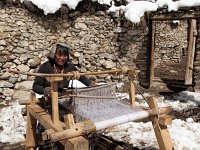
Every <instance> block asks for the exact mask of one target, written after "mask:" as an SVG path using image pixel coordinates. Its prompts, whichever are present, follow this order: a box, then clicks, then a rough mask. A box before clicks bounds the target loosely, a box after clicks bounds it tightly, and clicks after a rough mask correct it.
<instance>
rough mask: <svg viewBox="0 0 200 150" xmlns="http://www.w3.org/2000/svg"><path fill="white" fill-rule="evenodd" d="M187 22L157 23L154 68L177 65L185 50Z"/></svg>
mask: <svg viewBox="0 0 200 150" xmlns="http://www.w3.org/2000/svg"><path fill="white" fill-rule="evenodd" d="M187 38H188V23H187V20H180V21H178V22H173V21H171V20H170V21H157V22H156V35H155V67H156V66H157V65H159V64H160V63H179V62H180V58H181V56H182V55H183V50H184V49H187V44H188V43H187Z"/></svg>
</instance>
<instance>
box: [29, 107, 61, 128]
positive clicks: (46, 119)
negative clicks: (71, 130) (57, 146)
mask: <svg viewBox="0 0 200 150" xmlns="http://www.w3.org/2000/svg"><path fill="white" fill-rule="evenodd" d="M27 110H28V112H30V113H31V115H32V116H33V117H35V118H36V119H37V120H38V121H39V122H40V123H41V124H42V126H44V127H45V129H53V130H55V131H61V130H63V128H62V126H63V125H62V124H61V123H60V124H59V125H55V124H54V123H53V121H52V119H51V116H50V115H49V114H48V113H47V112H46V111H45V110H44V109H43V108H41V107H40V106H39V105H35V106H27Z"/></svg>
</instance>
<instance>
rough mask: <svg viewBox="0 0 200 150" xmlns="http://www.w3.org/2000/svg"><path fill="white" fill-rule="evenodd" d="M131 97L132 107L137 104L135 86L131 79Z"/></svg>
mask: <svg viewBox="0 0 200 150" xmlns="http://www.w3.org/2000/svg"><path fill="white" fill-rule="evenodd" d="M129 99H130V104H131V106H132V107H134V106H135V86H134V84H133V82H132V81H131V80H130V79H129Z"/></svg>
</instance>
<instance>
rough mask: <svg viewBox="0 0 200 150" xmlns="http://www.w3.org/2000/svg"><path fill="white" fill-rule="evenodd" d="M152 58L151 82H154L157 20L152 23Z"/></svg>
mask: <svg viewBox="0 0 200 150" xmlns="http://www.w3.org/2000/svg"><path fill="white" fill-rule="evenodd" d="M151 26H152V28H151V60H150V84H152V82H153V78H154V59H155V58H154V57H155V54H154V53H155V32H156V22H155V21H152V24H151Z"/></svg>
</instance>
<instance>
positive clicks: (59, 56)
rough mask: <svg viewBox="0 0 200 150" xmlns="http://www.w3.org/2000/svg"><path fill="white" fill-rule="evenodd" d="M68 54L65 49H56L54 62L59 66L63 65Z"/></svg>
mask: <svg viewBox="0 0 200 150" xmlns="http://www.w3.org/2000/svg"><path fill="white" fill-rule="evenodd" d="M67 59H68V55H67V52H66V51H62V50H61V51H60V50H59V49H57V50H56V55H55V63H56V64H57V65H59V66H62V65H64V64H65V63H66V62H67Z"/></svg>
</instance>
